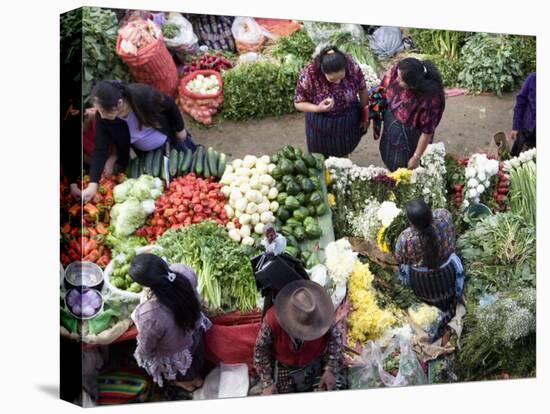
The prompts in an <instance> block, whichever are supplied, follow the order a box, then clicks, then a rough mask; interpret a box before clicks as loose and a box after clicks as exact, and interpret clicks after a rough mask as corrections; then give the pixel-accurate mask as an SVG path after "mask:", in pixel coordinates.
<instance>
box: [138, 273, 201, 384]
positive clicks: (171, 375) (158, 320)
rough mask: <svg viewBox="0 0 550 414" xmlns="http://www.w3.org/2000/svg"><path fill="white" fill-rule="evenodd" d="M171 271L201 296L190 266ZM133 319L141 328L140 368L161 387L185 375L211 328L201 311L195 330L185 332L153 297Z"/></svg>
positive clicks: (139, 335) (139, 332) (139, 331)
mask: <svg viewBox="0 0 550 414" xmlns="http://www.w3.org/2000/svg"><path fill="white" fill-rule="evenodd" d="M170 269H171V270H172V271H174V272H178V273H180V274H182V275H184V276H185V277H186V278H187V279H188V280H189V282H191V285H192V286H193V289H194V290H195V294H196V295H197V297H199V295H198V292H197V290H196V289H197V278H196V276H195V272H194V271H193V270H192V269H191V268H190V267H188V266H185V265H182V264H174V265H172V266H170ZM132 319H133V321H134V323H135V324H136V327H137V329H138V336H137V348H136V351H135V353H134V357H135V358H136V361H137V363H138V365H139V366H140V367H142V368H144V369H145V370H146V371H147V373H148V374H149V375H151V377H153V380H154V381H155V382H156V383H157V384H158V385H159V386H161V387H162V386H163V383H164V380H165V379H166V380H169V381H173V380H175V379H176V376H177V375H178V374H181V375H185V374H186V372H187V370H188V369H189V367H191V363H192V362H193V355H192V354H191V350H192V349H194V347H195V345H196V343H195V342H196V341H197V340H199V339H200V336H198V335H197V334H199V335H202V334H203V333H204V332H205V331H207V330H208V329H210V327H211V326H212V323H211V322H210V320H209V319H208V318H207V317H206V316H205V315H204V314H203V313H202V312H201V314H200V316H199V318H198V319H197V322H196V323H195V329H193V330H188V331H184V330H183V329H182V328H181V327H179V325H177V324H176V320H175V318H174V314H173V313H172V312H171V311H170V310H169V309H167V308H166V307H164V306H163V305H162V304H161V303H160V302H159V301H158V299H157V298H156V297H154V296H153V297H151V298H150V299H149V300H147V301H145V302H143V303H140V304H139V305H138V306H137V307H136V309H135V310H134V312H133V313H132Z"/></svg>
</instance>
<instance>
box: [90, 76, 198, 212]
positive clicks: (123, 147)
mask: <svg viewBox="0 0 550 414" xmlns="http://www.w3.org/2000/svg"><path fill="white" fill-rule="evenodd" d="M90 99H91V101H92V102H93V105H94V107H95V108H96V109H97V113H96V132H95V138H94V151H93V153H92V159H91V166H90V184H89V185H88V187H87V188H86V189H85V190H84V191H83V192H82V198H83V200H84V202H87V201H88V200H90V199H91V198H92V197H93V196H94V195H95V193H96V191H97V186H98V182H99V179H100V178H101V173H102V172H103V169H104V166H105V162H106V161H107V158H108V157H109V148H110V147H111V146H113V147H114V149H115V150H116V153H117V156H118V164H119V165H120V166H121V167H122V168H125V167H126V165H127V164H128V159H129V155H130V147H132V148H134V150H135V151H136V152H138V153H139V152H146V151H152V150H155V149H157V148H160V147H162V146H163V145H164V144H165V143H166V142H167V141H168V140H170V143H171V144H172V146H173V147H174V148H176V149H184V148H190V149H192V150H194V149H195V144H194V143H193V140H192V138H191V136H190V134H189V133H188V131H187V130H186V129H185V125H184V123H183V118H182V116H181V113H180V111H179V109H178V107H177V105H176V103H175V102H174V100H173V99H172V98H170V97H169V96H167V95H163V94H161V93H160V92H158V91H156V90H155V89H153V88H151V87H150V86H147V85H144V84H128V85H127V84H125V83H122V82H119V81H100V82H98V83H97V84H96V85H95V87H94V89H93V90H92V93H91V95H90Z"/></svg>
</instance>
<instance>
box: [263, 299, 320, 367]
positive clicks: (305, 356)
mask: <svg viewBox="0 0 550 414" xmlns="http://www.w3.org/2000/svg"><path fill="white" fill-rule="evenodd" d="M265 317H266V321H267V324H268V326H269V329H270V330H271V335H272V337H273V357H274V358H275V359H276V360H277V361H279V362H280V363H281V364H283V365H286V366H291V367H303V366H306V365H309V364H311V363H312V362H313V361H315V360H316V359H317V358H319V357H320V356H321V355H323V353H324V352H325V349H326V347H327V336H326V335H325V336H323V337H321V338H319V339H316V340H314V341H304V342H303V344H302V346H301V347H300V349H299V350H298V351H295V350H294V347H293V345H292V341H291V339H290V337H289V336H288V334H287V333H286V332H285V331H284V330H283V328H281V325H279V322H278V321H277V317H276V316H275V310H274V308H270V309H269V310H268V311H267V313H266V314H265Z"/></svg>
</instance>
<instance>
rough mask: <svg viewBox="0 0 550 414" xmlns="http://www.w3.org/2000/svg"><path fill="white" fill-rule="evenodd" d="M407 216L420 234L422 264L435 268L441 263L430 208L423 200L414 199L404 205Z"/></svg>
mask: <svg viewBox="0 0 550 414" xmlns="http://www.w3.org/2000/svg"><path fill="white" fill-rule="evenodd" d="M405 211H406V213H407V218H408V219H409V221H410V223H411V224H412V225H413V226H414V228H415V229H417V230H418V231H419V232H420V234H421V241H422V251H423V252H424V257H423V260H422V262H423V265H424V266H426V267H427V268H429V269H437V268H438V267H439V266H440V265H441V253H440V249H439V244H438V241H437V237H436V234H435V229H434V226H433V225H432V223H433V215H432V209H431V207H430V206H429V204H427V203H426V202H425V201H424V200H421V199H418V198H417V199H414V200H412V201H409V202H408V203H407V205H406V206H405Z"/></svg>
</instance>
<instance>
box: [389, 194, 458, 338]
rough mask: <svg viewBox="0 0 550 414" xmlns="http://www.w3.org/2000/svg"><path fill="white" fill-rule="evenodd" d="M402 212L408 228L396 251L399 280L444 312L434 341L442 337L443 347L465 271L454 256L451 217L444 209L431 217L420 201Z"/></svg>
mask: <svg viewBox="0 0 550 414" xmlns="http://www.w3.org/2000/svg"><path fill="white" fill-rule="evenodd" d="M405 210H406V213H407V217H408V219H409V222H410V223H411V227H409V228H407V229H406V230H404V231H403V232H402V233H401V234H400V235H399V238H398V239H397V243H396V247H395V253H394V256H395V258H396V259H397V261H398V263H399V264H400V269H399V277H400V279H401V282H402V283H403V284H405V285H406V286H408V287H410V288H411V289H412V290H413V292H414V293H415V295H416V296H417V297H418V298H419V299H420V300H422V301H423V302H425V303H427V304H428V305H432V306H436V307H437V308H439V309H440V310H441V311H442V312H443V318H442V321H441V322H442V323H441V325H440V329H438V332H436V334H435V335H434V338H433V339H437V338H439V337H440V336H441V335H443V334H444V333H445V335H444V336H445V338H444V340H443V342H445V343H446V342H447V341H448V339H449V336H448V335H449V334H450V331H448V329H446V325H447V323H448V322H449V321H450V320H451V319H452V318H453V317H454V316H455V313H456V306H457V304H458V302H460V301H461V300H462V291H463V288H464V268H463V267H462V262H461V261H460V258H459V257H458V256H457V255H456V253H455V242H456V234H455V229H454V226H453V223H452V217H451V213H449V211H447V210H445V209H443V208H440V209H436V210H434V211H433V213H432V210H431V208H430V206H429V205H428V204H426V203H425V202H424V201H423V200H420V199H416V200H412V201H410V202H409V203H408V204H407V206H406V207H405ZM443 345H444V344H443Z"/></svg>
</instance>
